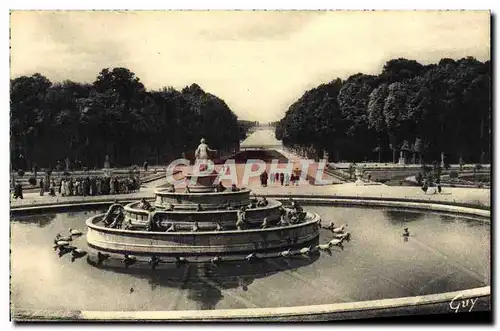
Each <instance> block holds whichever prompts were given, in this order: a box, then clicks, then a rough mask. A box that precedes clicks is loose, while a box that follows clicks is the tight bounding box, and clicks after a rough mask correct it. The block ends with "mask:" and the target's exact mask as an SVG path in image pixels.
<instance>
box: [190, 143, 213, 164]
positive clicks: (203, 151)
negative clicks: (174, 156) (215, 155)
mask: <svg viewBox="0 0 500 331" xmlns="http://www.w3.org/2000/svg"><path fill="white" fill-rule="evenodd" d="M209 152H217V150H216V149H211V148H210V147H208V145H207V144H206V143H205V139H204V138H201V140H200V144H199V145H198V148H197V149H196V152H195V157H196V160H197V161H198V160H200V161H201V162H203V161H206V160H210V157H209V156H208V153H209Z"/></svg>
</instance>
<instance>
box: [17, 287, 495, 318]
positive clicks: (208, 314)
mask: <svg viewBox="0 0 500 331" xmlns="http://www.w3.org/2000/svg"><path fill="white" fill-rule="evenodd" d="M490 295H491V287H490V286H484V287H478V288H473V289H468V290H461V291H453V292H445V293H438V294H429V295H422V296H413V297H402V298H392V299H381V300H369V301H357V302H346V303H334V304H323V305H310V306H294V307H276V308H252V309H220V310H180V311H90V310H82V311H74V312H73V313H71V312H64V311H46V312H45V311H43V310H32V311H30V310H20V311H18V312H17V313H18V315H21V316H19V317H18V320H23V319H25V320H29V319H30V318H31V319H36V318H37V317H40V316H50V317H51V318H55V319H57V317H60V318H72V319H80V320H108V321H109V320H116V321H126V320H129V321H134V320H158V321H176V320H177V321H203V320H236V319H249V320H251V319H256V318H280V317H296V316H301V315H328V314H335V313H349V312H362V311H370V310H382V309H396V308H401V307H417V306H423V305H432V304H446V305H448V307H449V309H450V312H453V309H452V307H451V306H450V304H451V303H452V300H453V299H455V300H465V299H476V298H480V297H488V296H490ZM13 311H14V313H16V310H15V309H13ZM19 313H20V314H19ZM30 315H31V317H30Z"/></svg>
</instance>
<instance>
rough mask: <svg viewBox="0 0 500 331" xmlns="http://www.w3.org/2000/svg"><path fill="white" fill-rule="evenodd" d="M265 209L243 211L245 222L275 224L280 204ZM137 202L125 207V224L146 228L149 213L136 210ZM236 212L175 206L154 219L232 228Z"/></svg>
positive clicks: (275, 202)
mask: <svg viewBox="0 0 500 331" xmlns="http://www.w3.org/2000/svg"><path fill="white" fill-rule="evenodd" d="M268 203H269V204H268V205H267V206H265V207H256V208H251V209H247V210H246V211H245V216H246V222H247V223H248V224H250V225H252V226H257V225H260V224H261V223H262V220H263V219H264V218H265V217H267V220H268V222H269V223H270V224H275V223H276V222H278V221H279V219H280V207H281V206H282V203H281V202H279V201H276V200H268ZM139 204H140V203H139V202H133V203H130V204H128V205H126V206H125V218H126V222H129V221H130V223H131V224H132V225H136V226H146V224H147V222H148V217H149V212H148V211H146V210H143V209H140V208H138V206H139ZM237 213H238V211H237V210H202V211H196V210H177V206H175V209H174V210H172V211H165V210H158V211H156V213H155V218H157V219H159V220H160V223H161V225H162V226H167V227H168V226H169V224H170V223H176V224H178V225H181V224H185V225H187V226H192V225H193V222H198V223H199V226H200V227H201V228H203V227H206V228H208V229H211V228H215V227H216V225H217V224H216V222H218V223H219V224H220V225H222V226H223V227H229V228H232V227H234V226H235V223H236V220H237Z"/></svg>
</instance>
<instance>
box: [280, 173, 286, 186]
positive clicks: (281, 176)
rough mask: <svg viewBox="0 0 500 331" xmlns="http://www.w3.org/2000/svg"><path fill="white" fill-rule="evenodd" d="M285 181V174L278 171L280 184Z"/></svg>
mask: <svg viewBox="0 0 500 331" xmlns="http://www.w3.org/2000/svg"><path fill="white" fill-rule="evenodd" d="M284 181H285V174H284V173H282V172H280V182H281V186H283V182H284Z"/></svg>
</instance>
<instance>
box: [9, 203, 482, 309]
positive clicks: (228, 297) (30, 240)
mask: <svg viewBox="0 0 500 331" xmlns="http://www.w3.org/2000/svg"><path fill="white" fill-rule="evenodd" d="M305 209H306V210H309V211H313V212H317V213H318V214H320V215H321V217H322V219H323V223H324V224H326V223H327V222H330V221H331V220H333V221H335V223H336V224H337V225H339V226H340V225H341V224H344V223H346V224H348V226H347V230H348V231H349V232H351V234H352V237H351V240H350V242H348V243H346V244H345V246H344V249H343V250H341V249H340V248H333V249H332V252H331V255H330V254H327V253H321V254H320V255H314V256H311V257H294V258H291V259H284V258H281V259H271V260H266V261H263V262H258V263H255V264H249V263H247V262H238V263H225V264H223V265H221V266H213V265H211V264H191V265H189V264H188V265H185V266H179V267H176V266H174V265H172V266H169V267H168V269H166V270H156V271H152V270H146V269H137V268H131V269H129V270H126V269H123V270H106V269H99V268H96V267H93V266H91V265H89V264H88V263H87V261H86V259H85V258H83V259H79V260H76V261H74V262H71V257H70V256H68V255H65V256H62V257H59V256H58V255H57V253H56V252H55V251H54V249H53V248H52V246H53V238H54V237H55V236H56V234H57V233H61V234H62V235H67V234H68V229H69V228H76V229H80V230H85V220H86V219H87V218H88V217H90V216H92V215H95V214H96V213H98V211H91V212H75V213H57V214H46V215H36V216H26V217H17V218H15V219H13V220H11V275H12V278H11V301H12V305H13V308H21V309H49V310H65V309H76V310H198V309H228V308H255V307H277V306H299V305H312V304H326V303H338V302H349V301H362V300H374V299H382V298H396V297H405V296H413V295H424V294H432V293H439V292H445V291H456V290H462V289H468V288H473V287H480V286H485V285H489V284H490V227H489V224H487V223H483V222H481V221H477V220H472V219H468V218H461V217H455V216H445V215H439V214H431V213H416V212H404V211H396V210H382V209H361V208H347V207H323V206H305ZM99 212H101V211H99ZM405 227H408V228H409V231H410V234H411V236H410V238H409V239H408V240H407V241H405V240H404V238H403V236H402V232H403V229H404V228H405ZM330 239H331V233H330V232H329V231H326V230H324V231H322V233H321V237H320V241H321V242H326V241H328V240H330ZM74 245H75V246H77V247H82V248H85V246H86V240H85V236H82V237H80V238H78V239H75V241H74Z"/></svg>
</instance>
